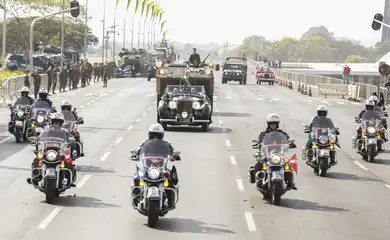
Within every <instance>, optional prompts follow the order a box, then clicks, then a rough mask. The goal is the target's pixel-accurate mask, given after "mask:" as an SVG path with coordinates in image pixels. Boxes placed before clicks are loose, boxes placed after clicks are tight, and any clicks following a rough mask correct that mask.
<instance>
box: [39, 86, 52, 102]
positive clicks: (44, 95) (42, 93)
mask: <svg viewBox="0 0 390 240" xmlns="http://www.w3.org/2000/svg"><path fill="white" fill-rule="evenodd" d="M38 95H39V99H42V100H46V99H47V96H48V95H49V91H47V89H46V88H41V90H39V93H38Z"/></svg>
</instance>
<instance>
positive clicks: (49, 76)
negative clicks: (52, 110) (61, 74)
mask: <svg viewBox="0 0 390 240" xmlns="http://www.w3.org/2000/svg"><path fill="white" fill-rule="evenodd" d="M46 73H47V91H48V92H49V93H50V88H51V85H52V84H53V66H52V65H51V64H50V63H49V67H48V69H47V72H46Z"/></svg>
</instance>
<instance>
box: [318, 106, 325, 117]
mask: <svg viewBox="0 0 390 240" xmlns="http://www.w3.org/2000/svg"><path fill="white" fill-rule="evenodd" d="M326 115H328V108H327V107H326V106H325V105H319V106H318V107H317V116H319V117H326Z"/></svg>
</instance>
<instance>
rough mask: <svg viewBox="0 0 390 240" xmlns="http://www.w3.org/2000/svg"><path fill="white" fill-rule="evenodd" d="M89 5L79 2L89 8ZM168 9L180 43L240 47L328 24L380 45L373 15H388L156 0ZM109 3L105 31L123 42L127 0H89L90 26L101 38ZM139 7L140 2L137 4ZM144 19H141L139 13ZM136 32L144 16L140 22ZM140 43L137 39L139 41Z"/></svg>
mask: <svg viewBox="0 0 390 240" xmlns="http://www.w3.org/2000/svg"><path fill="white" fill-rule="evenodd" d="M85 1H86V0H80V3H81V4H85ZM157 1H158V2H159V3H160V5H161V6H162V7H163V8H164V9H165V10H166V12H165V15H164V19H165V20H167V24H166V30H168V31H169V34H168V36H169V38H170V39H172V40H173V41H178V42H181V43H186V42H190V43H210V42H218V43H222V42H224V41H228V42H229V43H230V44H240V43H241V42H242V40H243V39H244V38H245V37H246V36H250V35H262V36H265V37H266V38H267V39H271V40H275V39H279V38H282V37H283V36H292V37H298V38H299V37H300V36H301V35H302V33H304V32H305V31H306V30H308V29H309V28H310V27H311V26H319V25H324V26H325V27H327V28H328V30H329V31H331V32H334V34H335V35H336V36H337V37H341V36H343V37H347V38H353V39H355V40H358V41H361V42H362V43H363V44H365V45H372V44H374V43H375V42H377V41H379V40H380V36H381V31H378V32H374V31H373V30H372V29H371V23H372V18H373V15H374V14H375V13H377V12H382V13H383V11H384V0H375V1H370V2H369V3H368V2H367V1H363V0H326V1H325V0H323V1H321V0H315V1H309V0H269V1H260V0H240V1H237V2H236V1H227V0H197V1H189V0H157ZM104 2H106V27H108V26H111V25H113V24H114V16H115V17H116V24H117V25H119V26H118V28H117V30H119V31H120V33H119V35H117V36H116V37H117V39H118V40H117V41H123V28H124V19H125V17H126V18H127V20H126V22H127V24H126V38H127V41H130V39H131V29H132V20H133V12H134V11H133V8H132V9H131V10H129V11H128V12H126V4H127V0H121V2H120V4H119V6H118V7H117V9H116V10H115V4H116V0H89V6H88V13H89V15H90V16H91V17H92V18H91V19H90V20H89V22H88V25H89V26H90V27H91V28H92V30H93V33H94V34H95V35H96V36H98V37H99V39H101V37H102V30H103V25H102V22H101V20H102V19H103V9H104ZM132 2H133V3H132V4H133V5H135V0H132ZM138 15H139V14H138ZM134 19H135V24H134V25H135V28H136V30H135V31H136V32H137V27H138V20H139V16H136V17H135V18H134ZM135 39H136V37H135Z"/></svg>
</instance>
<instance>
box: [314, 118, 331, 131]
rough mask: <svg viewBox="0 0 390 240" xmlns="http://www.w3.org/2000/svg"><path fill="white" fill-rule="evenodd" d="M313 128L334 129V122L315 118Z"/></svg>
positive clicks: (328, 119)
mask: <svg viewBox="0 0 390 240" xmlns="http://www.w3.org/2000/svg"><path fill="white" fill-rule="evenodd" d="M312 128H321V129H328V128H330V129H333V128H334V125H333V122H332V120H330V118H327V117H315V118H314V119H313V121H312Z"/></svg>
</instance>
